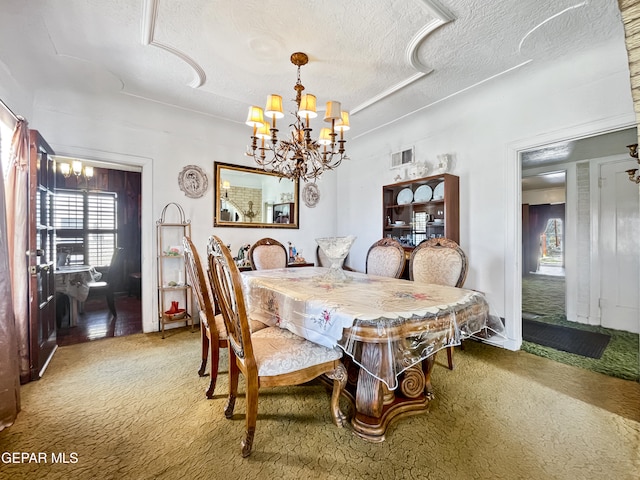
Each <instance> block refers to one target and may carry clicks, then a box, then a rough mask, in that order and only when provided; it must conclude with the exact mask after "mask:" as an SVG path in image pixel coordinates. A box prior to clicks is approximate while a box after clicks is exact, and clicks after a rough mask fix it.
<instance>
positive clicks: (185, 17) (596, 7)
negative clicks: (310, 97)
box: [0, 0, 624, 137]
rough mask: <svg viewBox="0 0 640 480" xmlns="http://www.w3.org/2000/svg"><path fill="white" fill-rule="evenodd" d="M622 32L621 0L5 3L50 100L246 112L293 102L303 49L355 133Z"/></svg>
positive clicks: (26, 65) (24, 77)
mask: <svg viewBox="0 0 640 480" xmlns="http://www.w3.org/2000/svg"><path fill="white" fill-rule="evenodd" d="M25 34H26V35H25ZM623 35H624V32H623V28H622V23H621V20H620V18H619V10H618V6H617V2H616V0H597V1H582V2H579V1H576V0H491V1H488V0H442V1H440V2H435V1H433V0H431V1H430V0H384V1H380V0H378V1H371V0H350V1H344V0H324V1H313V2H300V1H299V0H271V1H269V2H264V1H262V2H258V1H248V0H246V1H242V2H231V1H226V2H225V1H212V0H136V1H134V0H110V1H102V0H0V68H2V69H5V70H6V71H8V72H9V73H10V75H12V76H13V77H14V78H15V79H16V81H18V82H20V83H23V84H25V85H27V87H28V89H29V90H30V91H33V92H35V98H37V99H39V101H41V102H43V104H47V105H49V106H55V102H56V96H57V95H58V94H59V93H60V92H64V91H65V90H72V91H74V92H75V94H76V95H78V94H87V95H106V96H109V95H129V96H135V97H137V98H141V99H146V100H149V101H150V102H154V103H157V102H160V103H163V104H168V105H174V106H176V107H179V108H181V109H183V110H190V111H193V112H196V113H199V114H205V115H209V116H213V117H217V118H220V119H223V120H227V121H230V122H235V123H242V122H244V118H245V116H246V110H247V107H248V106H249V105H251V104H257V105H263V104H264V101H265V99H266V96H267V94H269V93H279V94H281V95H283V99H284V100H285V102H286V101H287V100H288V99H293V97H294V92H293V85H294V83H295V80H296V70H295V67H294V66H293V65H292V64H291V63H290V61H289V57H290V55H291V53H293V52H295V51H303V52H305V53H307V54H308V55H309V59H310V61H309V64H308V65H306V66H305V67H303V68H302V74H301V77H302V83H303V84H304V85H305V86H306V88H307V90H306V91H307V92H309V93H313V94H315V95H316V96H317V97H318V104H319V105H321V104H322V105H324V103H323V102H325V101H327V100H338V101H341V102H342V105H343V108H344V109H346V110H350V111H351V112H352V127H353V128H352V131H351V132H349V133H350V136H352V137H353V136H358V135H361V134H363V133H366V132H368V131H371V130H373V129H375V128H378V127H380V126H381V125H383V124H385V123H388V122H390V121H393V120H394V119H397V118H400V117H402V116H404V115H406V114H408V113H411V112H412V111H415V110H417V109H420V108H424V107H425V106H428V105H432V104H434V103H436V102H438V101H440V100H442V99H444V98H447V97H449V96H451V95H454V94H456V93H458V92H460V91H463V90H465V89H468V88H470V87H472V86H473V85H476V84H478V83H480V82H483V81H486V80H488V79H491V78H493V77H495V76H496V75H500V74H501V73H504V72H506V71H509V70H510V69H513V68H519V67H521V66H523V65H525V64H527V63H528V62H538V61H546V60H548V59H555V58H560V57H565V56H570V55H572V54H575V53H578V52H580V51H582V50H586V49H589V48H592V47H594V46H597V45H599V44H602V43H604V42H608V41H610V40H612V39H622V38H623ZM16 45H18V46H19V48H18V49H16V48H15V47H16ZM61 98H63V96H61ZM285 106H286V104H285ZM64 107H65V110H66V111H67V112H69V111H70V110H73V109H74V108H76V109H77V112H76V113H79V114H81V113H82V106H81V105H78V106H74V105H65V106H64ZM289 109H290V110H293V102H292V101H291V102H290V103H289ZM70 113H73V111H71V112H70Z"/></svg>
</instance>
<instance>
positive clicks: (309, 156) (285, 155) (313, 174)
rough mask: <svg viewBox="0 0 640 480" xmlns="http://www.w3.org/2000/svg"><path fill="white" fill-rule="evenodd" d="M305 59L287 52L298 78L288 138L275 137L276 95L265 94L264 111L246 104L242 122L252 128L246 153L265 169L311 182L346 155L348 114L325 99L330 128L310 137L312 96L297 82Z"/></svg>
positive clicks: (278, 112) (313, 110)
mask: <svg viewBox="0 0 640 480" xmlns="http://www.w3.org/2000/svg"><path fill="white" fill-rule="evenodd" d="M308 61H309V57H307V55H306V54H304V53H302V52H296V53H294V54H292V55H291V63H293V64H294V65H296V66H297V67H298V79H297V81H296V84H295V86H294V87H293V88H294V90H295V91H296V99H295V101H296V106H297V111H296V112H295V113H294V114H293V115H294V117H295V121H294V122H293V123H292V124H290V125H289V126H290V127H291V128H292V130H291V132H290V135H289V136H288V137H285V138H283V139H278V129H277V128H276V120H277V119H280V118H283V117H284V113H283V111H282V97H281V96H280V95H275V94H273V95H269V96H268V97H267V105H266V107H265V109H264V110H263V109H262V108H260V107H256V106H251V107H249V115H248V116H247V122H246V123H247V125H249V126H250V127H253V135H251V147H248V148H247V155H249V156H250V157H253V159H254V160H255V161H256V163H257V164H258V165H260V166H261V167H262V169H263V170H265V171H268V172H272V173H275V174H276V175H278V176H280V177H282V178H289V179H292V180H304V181H305V182H308V181H309V180H313V181H315V179H316V178H318V177H320V175H322V173H323V172H325V171H326V170H333V169H334V168H336V167H337V166H338V165H340V163H341V162H342V160H344V159H347V158H348V157H347V154H346V152H345V149H344V144H345V143H346V140H345V139H344V132H345V131H346V130H349V113H348V112H346V111H343V110H341V105H340V102H336V101H329V102H327V109H326V112H325V116H324V121H325V122H328V123H330V124H331V127H330V128H322V129H320V135H319V137H318V139H317V140H314V139H312V138H311V131H312V129H311V127H310V126H309V120H310V119H311V118H315V117H317V116H318V114H317V112H316V97H315V96H314V95H311V94H304V95H303V94H302V91H303V90H304V86H303V85H302V83H301V82H300V67H302V66H303V65H306V64H307V62H308ZM264 117H268V118H269V119H271V123H269V121H265V119H264ZM336 137H338V138H336Z"/></svg>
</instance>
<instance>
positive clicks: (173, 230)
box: [156, 203, 193, 338]
mask: <svg viewBox="0 0 640 480" xmlns="http://www.w3.org/2000/svg"><path fill="white" fill-rule="evenodd" d="M169 209H171V210H176V214H175V217H177V219H176V220H174V221H168V219H167V217H168V215H167V213H168V210H169ZM156 229H157V232H156V237H157V240H158V254H157V260H158V318H159V324H160V329H161V331H162V338H164V330H165V325H167V324H171V323H176V322H185V325H190V326H191V331H193V315H192V313H193V312H192V301H191V296H192V295H191V285H189V284H188V283H187V274H186V265H185V259H184V251H183V247H182V239H183V237H185V236H187V237H190V236H191V221H190V220H186V219H185V215H184V210H183V209H182V207H181V206H180V205H178V204H177V203H169V204H167V205H165V207H164V208H163V209H162V215H161V217H160V220H158V221H157V222H156Z"/></svg>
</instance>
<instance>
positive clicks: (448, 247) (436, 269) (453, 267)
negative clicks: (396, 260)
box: [409, 238, 467, 287]
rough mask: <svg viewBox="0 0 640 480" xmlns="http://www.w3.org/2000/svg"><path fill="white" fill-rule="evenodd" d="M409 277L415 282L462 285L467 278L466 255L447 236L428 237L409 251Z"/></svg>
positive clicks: (452, 285)
mask: <svg viewBox="0 0 640 480" xmlns="http://www.w3.org/2000/svg"><path fill="white" fill-rule="evenodd" d="M409 278H410V279H411V280H415V281H416V282H422V283H435V284H438V285H448V286H451V287H462V285H464V281H465V280H466V278H467V256H466V255H465V253H464V252H463V251H462V249H461V248H460V246H459V245H458V244H457V243H456V242H454V241H453V240H449V239H448V238H430V239H428V240H425V241H423V242H421V243H420V244H419V245H418V246H417V247H416V248H415V249H414V250H413V252H411V258H410V260H409Z"/></svg>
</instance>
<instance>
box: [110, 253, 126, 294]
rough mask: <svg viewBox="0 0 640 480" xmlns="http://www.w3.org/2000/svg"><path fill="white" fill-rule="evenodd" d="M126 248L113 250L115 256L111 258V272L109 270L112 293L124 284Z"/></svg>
mask: <svg viewBox="0 0 640 480" xmlns="http://www.w3.org/2000/svg"><path fill="white" fill-rule="evenodd" d="M124 261H125V255H124V248H123V247H116V248H115V249H114V250H113V255H112V256H111V262H110V263H109V270H107V278H106V281H107V284H108V286H109V289H110V290H111V291H116V288H117V287H118V286H119V285H120V283H121V282H122V273H123V271H124Z"/></svg>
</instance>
